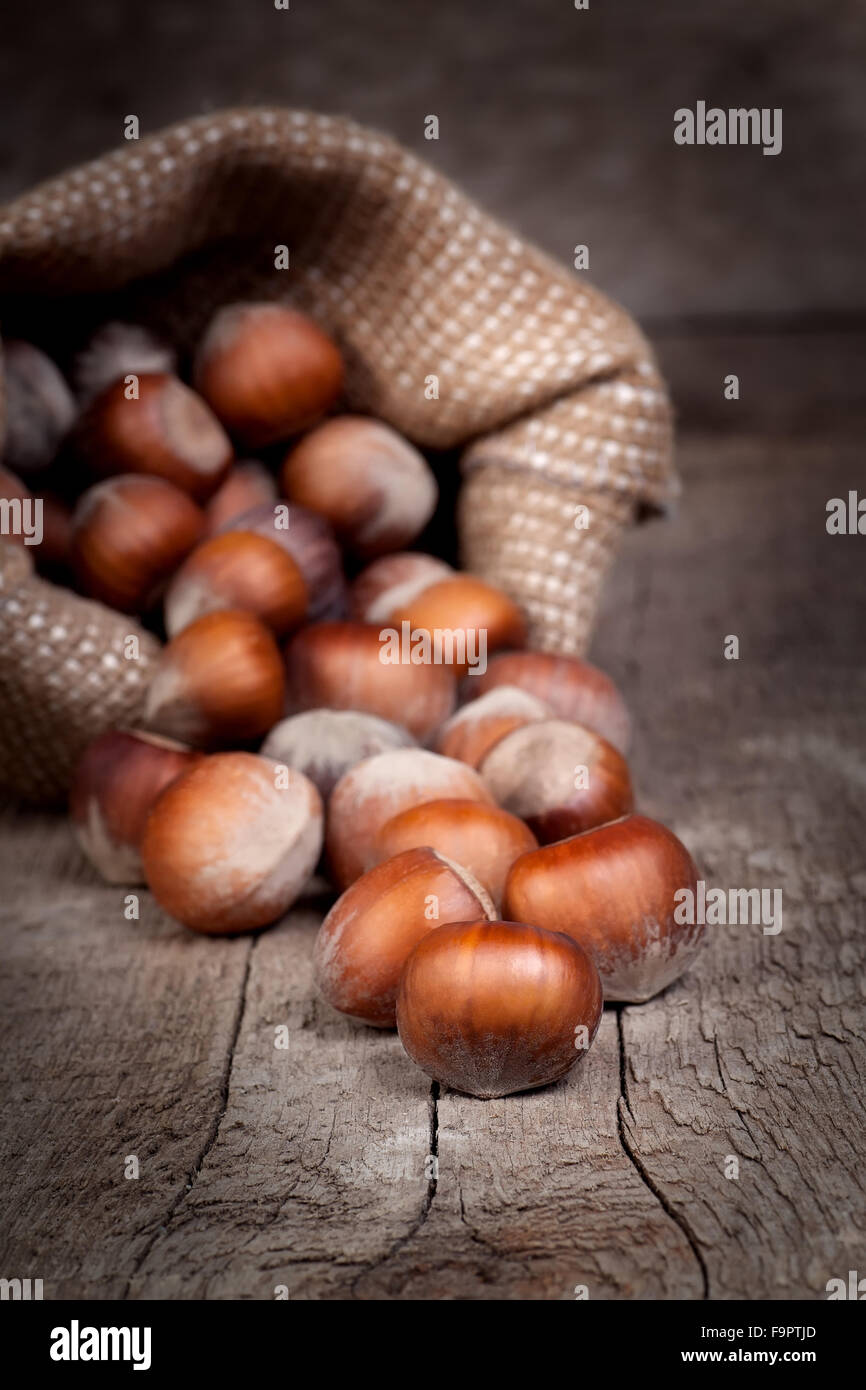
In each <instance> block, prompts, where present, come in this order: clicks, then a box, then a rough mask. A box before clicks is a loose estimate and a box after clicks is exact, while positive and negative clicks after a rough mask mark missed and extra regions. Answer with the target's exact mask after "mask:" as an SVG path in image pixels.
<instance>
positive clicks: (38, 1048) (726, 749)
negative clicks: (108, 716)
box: [0, 339, 866, 1299]
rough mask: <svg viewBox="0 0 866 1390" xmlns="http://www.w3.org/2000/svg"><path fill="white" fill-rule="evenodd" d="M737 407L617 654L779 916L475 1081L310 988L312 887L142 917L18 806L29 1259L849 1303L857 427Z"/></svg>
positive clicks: (662, 542) (606, 648)
mask: <svg viewBox="0 0 866 1390" xmlns="http://www.w3.org/2000/svg"><path fill="white" fill-rule="evenodd" d="M662 346H663V349H664V350H665V351H668V352H669V353H670V354H672V355H673V356H676V354H677V353H680V354H683V355H684V356H685V357H690V356H691V349H689V350H686V351H685V352H684V349H683V344H682V343H679V344H671V345H669V347H668V348H667V349H665V345H664V344H663V345H662ZM704 346H705V348H706V345H704ZM850 348H851V343H850V341H848V342H843V343H842V344H840V345H839V360H840V362H841V361H842V360H845V361H847V360H848V359H849V357H850ZM775 349H778V350H779V351H790V350H791V349H790V344H787V346H786V345H784V344H783V345H781V346H780V344H779V343H777V344H776V345H775ZM775 349H774V347H773V344H772V343H769V342H768V343H765V344H764V345H763V349H762V351H763V355H764V356H765V358H766V359H767V360H770V359H772V360H777V359H776V358H775V356H774V353H775ZM697 350H698V349H697V348H695V351H697ZM798 354H799V360H800V365H801V368H802V369H803V379H802V380H801V382H800V385H799V386H798V387H796V389H795V388H794V387H792V388H791V390H790V391H789V393H788V395H787V397H786V398H787V399H788V400H789V401H790V402H791V409H792V410H793V409H794V403H795V402H796V400H798V399H800V394H799V393H800V390H801V388H802V390H803V391H808V389H809V372H810V370H811V369H810V368H809V363H810V361H811V360H812V356H811V348H810V344H809V342H808V340H807V339H804V340H803V341H802V342H801V345H800V348H799V349H798ZM761 355H762V353H761V352H759V351H757V350H756V349H755V347H754V345H752V356H753V358H754V357H760V356H761ZM721 358H722V359H723V361H725V362H730V361H731V352H730V351H728V350H727V349H726V350H725V352H723V353H722V354H721ZM738 360H739V359H738V358H737V356H736V353H735V354H734V355H733V364H732V365H730V366H727V367H726V370H735V369H736V364H737V361H738ZM832 375H833V380H837V377H836V375H835V374H832ZM718 394H719V397H721V385H720V386H719V392H718ZM752 398H753V402H754V393H752ZM759 399H760V400H763V401H764V402H765V403H766V402H767V401H770V400H771V399H772V392H771V390H770V388H769V387H768V388H767V391H766V392H765V393H764V395H763V396H762V397H759ZM726 408H727V409H728V410H729V415H727V416H724V415H722V414H721V411H720V422H719V424H718V426H717V428H716V429H715V430H714V432H713V434H712V435H709V434H701V433H699V432H696V431H695V430H694V429H691V428H688V427H687V428H686V429H685V430H684V433H683V434H682V437H681V443H680V464H681V469H682V473H683V476H684V480H685V494H684V499H683V502H682V505H681V507H680V510H679V513H678V515H677V517H676V518H675V519H674V520H672V521H670V522H665V523H661V524H654V525H652V526H648V527H645V528H642V529H640V530H637V531H635V532H634V533H633V534H632V535H631V536H630V537H629V539H628V541H627V544H626V547H625V550H624V553H623V555H622V558H621V560H620V562H619V564H618V567H617V569H616V572H615V575H614V578H613V580H612V582H611V583H610V585H609V588H608V591H607V595H606V601H605V609H604V613H603V616H602V620H601V623H600V626H599V634H598V639H597V641H596V644H595V648H594V656H595V658H596V659H597V660H598V661H599V662H600V663H602V664H603V665H604V666H606V667H607V668H608V669H609V670H610V671H611V673H612V674H613V675H614V676H615V677H616V678H617V679H618V680H619V681H620V682H621V684H622V687H623V689H624V691H625V694H626V696H627V698H628V700H629V702H630V704H631V707H632V709H633V711H634V714H635V719H636V749H635V754H634V770H635V774H636V779H637V784H638V788H639V794H640V801H641V804H642V806H643V808H644V809H645V810H646V811H647V812H648V813H649V814H651V815H656V816H658V817H659V818H661V819H662V820H664V821H666V822H667V823H668V824H669V825H671V826H672V828H673V829H674V830H675V831H676V832H677V833H678V834H679V835H681V836H682V838H683V839H684V840H685V841H686V843H687V844H688V845H689V847H690V848H691V850H692V851H693V853H694V855H695V856H696V858H697V860H698V862H699V865H700V867H701V870H702V874H703V876H704V878H705V879H706V880H707V881H708V882H709V883H710V884H711V885H713V886H719V887H723V888H725V889H729V888H752V887H758V888H769V889H774V888H779V889H781V890H782V894H783V912H784V918H783V929H782V931H781V932H780V933H778V934H777V935H767V934H764V932H763V931H762V928H761V927H760V926H759V925H758V926H748V925H740V926H737V925H730V926H717V927H714V928H712V929H710V930H709V931H708V942H707V945H706V948H705V950H704V951H703V953H702V955H701V956H700V958H699V959H698V961H697V963H696V964H695V965H694V967H693V968H692V969H691V970H690V971H689V973H688V974H687V975H686V976H685V977H684V978H683V979H682V980H680V981H679V982H678V983H676V984H675V985H674V986H672V987H671V988H670V989H669V990H668V991H667V992H666V993H665V994H664V995H663V996H662V997H661V998H658V999H655V1000H653V1001H652V1002H650V1003H648V1004H645V1005H642V1006H640V1007H633V1006H622V1007H610V1008H608V1009H607V1010H606V1012H605V1016H604V1021H603V1025H602V1028H601V1031H600V1034H599V1037H598V1040H597V1042H596V1044H595V1046H594V1047H593V1049H592V1052H591V1053H590V1055H589V1057H588V1058H587V1059H586V1061H585V1063H583V1064H582V1065H581V1066H580V1067H579V1068H578V1069H576V1071H575V1072H574V1073H573V1074H572V1075H571V1077H570V1078H569V1079H568V1080H567V1082H565V1083H562V1084H560V1085H558V1086H555V1087H553V1088H551V1089H547V1090H543V1091H538V1092H534V1093H530V1094H527V1095H521V1096H513V1097H510V1098H508V1099H505V1100H497V1101H489V1102H481V1101H476V1100H470V1099H467V1098H465V1097H461V1096H458V1095H454V1094H450V1093H447V1092H446V1093H442V1094H440V1092H439V1088H438V1087H436V1086H435V1085H434V1086H432V1087H431V1085H430V1083H429V1081H428V1080H427V1078H426V1077H425V1076H424V1075H422V1073H421V1072H419V1071H418V1070H416V1069H415V1067H414V1066H412V1064H411V1063H410V1062H409V1061H408V1059H407V1058H406V1057H405V1055H404V1053H403V1051H402V1049H401V1046H400V1043H399V1040H398V1039H397V1037H396V1035H394V1034H388V1033H379V1032H375V1031H372V1030H366V1029H364V1028H362V1027H360V1026H358V1027H356V1026H354V1025H353V1024H351V1023H349V1022H346V1021H344V1020H343V1019H342V1018H340V1017H338V1016H337V1015H335V1014H333V1013H332V1012H331V1011H330V1010H329V1009H328V1008H326V1007H325V1006H324V1005H323V1004H321V1003H319V1002H317V1001H316V999H315V998H314V996H313V991H312V988H311V983H310V947H311V942H312V938H313V934H314V932H315V930H316V924H317V921H318V916H317V913H316V910H315V908H314V907H313V906H307V907H305V908H303V909H298V910H296V911H294V912H293V913H292V914H291V915H290V916H289V917H288V918H287V919H286V920H285V921H283V922H282V923H281V924H280V925H279V926H277V927H276V928H274V929H273V930H271V931H268V932H265V933H262V934H261V935H259V936H257V937H254V938H243V939H236V940H206V939H202V938H199V937H195V936H193V935H192V934H191V933H188V932H186V931H184V930H183V929H182V928H180V927H177V926H175V925H173V924H172V923H171V922H169V921H168V920H167V919H166V918H165V917H164V915H163V914H162V913H161V912H159V911H158V910H157V909H156V907H155V906H154V904H153V902H152V901H151V900H150V899H149V898H148V896H147V895H146V894H145V893H142V898H141V917H140V920H139V921H137V922H135V921H129V920H126V919H125V917H124V897H123V892H122V891H121V890H117V889H114V888H109V887H105V886H104V885H102V884H101V883H99V882H97V879H96V876H95V875H94V873H93V872H92V871H91V870H90V869H89V868H88V867H87V866H86V865H85V864H84V863H83V862H82V859H81V856H80V855H79V853H78V851H77V849H76V848H75V845H74V844H73V841H72V839H71V836H70V833H69V831H68V828H67V827H66V825H65V824H64V823H63V822H62V821H61V820H59V819H56V818H52V817H48V816H41V815H35V814H26V815H18V816H16V815H14V814H13V813H11V812H10V813H9V814H8V815H7V817H6V819H5V822H4V825H3V835H2V840H0V881H2V884H3V889H2V902H3V915H4V917H5V919H6V920H5V927H4V930H3V935H2V942H3V946H2V976H3V983H2V1000H0V1007H2V1027H3V1041H2V1052H0V1071H2V1086H3V1106H2V1118H0V1127H2V1136H0V1181H2V1189H3V1193H4V1208H5V1214H4V1218H3V1222H2V1251H0V1272H2V1273H3V1274H4V1275H5V1276H6V1277H12V1276H17V1277H27V1276H30V1277H33V1278H42V1279H43V1280H44V1286H45V1296H46V1297H52V1298H57V1297H63V1296H67V1297H86V1298H113V1297H122V1296H128V1297H130V1298H153V1297H166V1296H171V1297H173V1298H185V1299H191V1298H210V1299H215V1298H247V1299H271V1298H274V1297H275V1296H276V1295H275V1290H278V1289H286V1290H287V1291H288V1294H289V1296H290V1297H292V1298H359V1299H376V1298H425V1299H427V1298H430V1299H455V1298H457V1299H491V1298H506V1299H518V1298H532V1299H572V1298H573V1297H574V1296H575V1287H576V1286H579V1285H582V1286H586V1288H587V1289H588V1291H589V1295H590V1296H591V1297H592V1298H618V1299H628V1298H680V1299H700V1298H707V1297H709V1298H743V1297H757V1298H766V1299H780V1298H790V1297H801V1298H822V1297H825V1296H826V1294H825V1286H826V1283H827V1281H828V1279H830V1278H833V1277H842V1278H847V1274H848V1271H849V1269H859V1270H860V1272H861V1274H864V1273H866V1243H864V1236H866V1215H864V1211H866V1204H864V1186H866V1183H864V1162H863V1154H864V1145H863V1140H864V1128H866V1127H864V1101H863V1085H862V1078H863V1076H864V1074H866V1046H864V1039H863V1031H864V1030H863V1018H864V1013H863V995H864V978H866V977H864V970H866V943H864V933H863V918H864V911H863V909H864V898H866V836H864V799H866V797H864V793H866V746H864V743H866V741H864V706H866V679H864V663H863V639H864V632H866V622H864V618H866V613H864V607H866V601H864V584H863V576H864V554H866V550H864V547H866V538H863V537H857V536H838V537H836V536H832V537H831V536H829V535H828V534H827V532H826V529H825V518H826V510H825V509H826V502H827V500H828V498H830V497H833V496H845V495H847V492H848V489H849V488H852V487H856V486H857V481H858V479H859V480H860V482H861V484H862V480H863V477H864V470H863V451H862V433H861V432H860V430H859V429H858V430H852V429H848V430H846V429H845V428H844V427H840V426H839V425H838V422H835V423H832V427H831V422H828V420H827V419H824V420H823V421H821V420H818V422H817V423H815V422H813V427H812V428H811V429H810V430H809V431H804V430H796V431H794V430H790V429H789V430H788V431H787V432H786V431H785V430H784V428H783V425H784V410H782V411H781V413H780V412H779V411H774V410H772V409H770V408H769V407H768V408H767V419H769V420H771V422H772V429H768V428H766V423H765V427H764V428H762V426H761V420H760V407H755V405H754V404H753V405H752V406H751V407H749V406H748V405H746V406H744V407H743V408H742V409H739V408H738V405H737V404H735V403H730V405H729V406H727V407H726ZM723 409H724V407H723ZM687 423H688V422H687ZM731 634H733V635H736V636H737V637H738V638H739V659H738V660H736V661H731V660H726V659H725V656H724V645H725V639H726V637H727V636H728V635H731ZM283 1025H285V1027H287V1028H288V1046H287V1047H286V1048H278V1047H276V1046H275V1042H276V1040H277V1039H278V1036H279V1035H278V1030H279V1029H280V1028H281V1026H283ZM132 1155H135V1156H136V1157H137V1159H138V1165H139V1176H138V1177H137V1178H130V1177H127V1176H125V1172H126V1171H129V1170H131V1168H132V1165H130V1163H129V1157H130V1156H132ZM432 1160H435V1162H434V1161H432ZM733 1160H736V1163H735V1162H733ZM737 1168H738V1175H736V1176H735V1175H734V1173H735V1171H736V1169H737Z"/></svg>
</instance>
